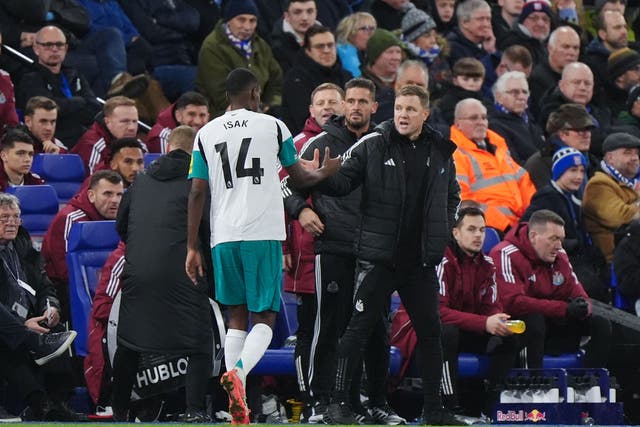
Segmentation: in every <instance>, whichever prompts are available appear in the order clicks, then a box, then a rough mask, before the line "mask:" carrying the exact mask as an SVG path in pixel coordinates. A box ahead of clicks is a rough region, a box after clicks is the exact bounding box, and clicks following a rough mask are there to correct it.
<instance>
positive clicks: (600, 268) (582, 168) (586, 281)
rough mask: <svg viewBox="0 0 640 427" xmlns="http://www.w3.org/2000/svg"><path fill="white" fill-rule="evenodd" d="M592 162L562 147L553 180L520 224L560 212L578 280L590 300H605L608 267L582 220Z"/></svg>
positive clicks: (534, 199)
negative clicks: (535, 216) (536, 214)
mask: <svg viewBox="0 0 640 427" xmlns="http://www.w3.org/2000/svg"><path fill="white" fill-rule="evenodd" d="M587 168H589V161H588V160H587V157H586V155H585V154H584V153H581V152H580V151H579V150H577V149H575V148H572V147H562V148H560V149H559V150H558V151H556V152H555V154H554V155H553V167H552V177H551V180H550V181H549V183H548V184H547V185H545V186H543V187H541V188H540V189H539V190H538V191H536V194H534V195H533V197H532V198H531V204H530V205H529V207H528V208H527V210H526V212H525V213H524V215H522V218H520V221H521V222H526V221H528V220H529V218H530V217H531V215H532V214H533V213H534V212H535V211H537V210H540V209H548V210H550V211H553V212H555V213H557V214H558V215H559V216H560V217H561V218H562V220H563V221H564V232H565V239H564V241H563V242H562V247H563V249H564V250H565V251H566V252H567V255H568V256H569V261H570V262H571V265H572V266H573V269H574V271H575V272H576V275H577V276H578V280H580V282H581V283H582V284H583V287H584V288H585V290H586V291H587V294H588V295H589V296H590V297H591V298H595V299H598V300H601V301H605V299H606V297H607V295H608V292H607V285H606V281H607V279H606V277H608V275H607V274H606V273H607V269H606V265H605V262H604V258H603V257H602V254H601V253H600V251H599V250H598V248H596V247H595V246H594V245H593V241H592V240H591V236H589V233H588V232H587V230H586V228H585V226H584V220H583V218H582V193H581V190H582V189H583V188H584V183H585V181H586V179H587V178H586V176H587Z"/></svg>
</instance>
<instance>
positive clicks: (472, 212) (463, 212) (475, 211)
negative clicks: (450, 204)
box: [453, 206, 484, 228]
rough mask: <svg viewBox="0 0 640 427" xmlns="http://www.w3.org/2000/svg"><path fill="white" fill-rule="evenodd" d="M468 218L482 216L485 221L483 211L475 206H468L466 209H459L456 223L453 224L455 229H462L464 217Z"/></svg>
mask: <svg viewBox="0 0 640 427" xmlns="http://www.w3.org/2000/svg"><path fill="white" fill-rule="evenodd" d="M466 216H481V217H482V219H484V212H483V211H482V209H480V208H477V207H475V206H467V207H465V208H462V209H459V210H458V213H457V214H456V222H455V223H454V224H453V226H454V227H455V228H458V227H460V225H462V221H464V217H466Z"/></svg>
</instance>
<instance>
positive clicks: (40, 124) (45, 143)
mask: <svg viewBox="0 0 640 427" xmlns="http://www.w3.org/2000/svg"><path fill="white" fill-rule="evenodd" d="M23 114H24V124H25V127H26V129H25V131H26V132H27V133H28V134H29V136H31V138H32V139H33V151H34V154H39V153H47V154H66V153H67V147H66V146H65V145H64V144H63V143H62V141H60V140H59V139H58V138H56V137H55V134H56V124H57V122H58V104H56V102H55V101H54V100H53V99H49V98H46V97H44V96H34V97H33V98H29V100H28V101H27V105H26V106H25V107H24V111H23Z"/></svg>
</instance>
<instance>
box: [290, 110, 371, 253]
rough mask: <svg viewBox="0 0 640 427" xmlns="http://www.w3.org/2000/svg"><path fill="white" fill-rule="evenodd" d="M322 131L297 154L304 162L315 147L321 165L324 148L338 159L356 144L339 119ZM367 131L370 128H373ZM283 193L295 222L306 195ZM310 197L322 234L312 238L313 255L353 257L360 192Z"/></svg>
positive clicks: (315, 193)
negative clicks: (322, 228) (321, 226)
mask: <svg viewBox="0 0 640 427" xmlns="http://www.w3.org/2000/svg"><path fill="white" fill-rule="evenodd" d="M323 129H324V132H322V133H320V134H318V135H317V136H315V137H314V138H311V139H310V140H309V141H308V142H307V144H305V146H304V147H303V150H302V152H301V153H300V156H301V157H302V158H303V159H306V160H311V159H313V152H314V150H315V149H316V148H317V149H318V150H319V151H320V157H321V158H320V162H322V158H323V157H324V148H325V147H329V149H330V150H331V156H338V155H341V154H343V153H344V152H345V151H347V150H348V149H349V148H351V146H352V145H353V144H355V142H356V141H357V138H356V136H355V134H353V133H352V132H350V131H349V130H348V129H347V128H346V126H345V124H344V117H342V116H340V117H338V116H333V117H332V118H331V119H330V120H329V121H328V122H327V124H326V125H325V126H324V127H323ZM369 129H373V126H370V128H369ZM287 190H290V191H287ZM284 191H285V194H284V196H285V199H284V205H285V209H286V210H287V213H288V214H289V215H290V216H291V217H292V218H294V219H297V218H298V216H299V215H300V212H301V211H302V209H304V208H305V207H309V205H308V204H307V203H306V200H307V198H308V197H309V192H308V190H307V191H305V190H299V189H290V188H289V187H287V188H284ZM311 198H312V201H313V210H314V212H316V214H317V215H318V217H319V218H320V220H321V221H322V222H323V224H324V232H323V233H322V235H321V236H319V237H318V238H316V239H315V244H314V247H315V252H316V253H331V254H339V255H350V256H353V254H354V252H353V241H354V239H355V236H356V230H355V229H356V227H357V226H358V225H359V224H360V189H359V188H356V189H354V190H353V191H352V192H350V193H348V194H347V195H345V196H341V197H331V196H328V195H326V194H324V193H322V192H320V191H318V190H316V189H314V190H312V191H311Z"/></svg>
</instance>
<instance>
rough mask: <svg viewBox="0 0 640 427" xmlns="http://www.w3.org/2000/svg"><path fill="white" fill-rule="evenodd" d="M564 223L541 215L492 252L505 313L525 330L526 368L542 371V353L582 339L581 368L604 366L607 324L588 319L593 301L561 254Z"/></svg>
mask: <svg viewBox="0 0 640 427" xmlns="http://www.w3.org/2000/svg"><path fill="white" fill-rule="evenodd" d="M564 225H565V224H564V221H563V220H562V218H561V217H560V216H558V214H556V213H554V212H552V211H549V210H546V209H543V210H539V211H537V212H534V213H533V214H532V215H531V217H530V218H529V222H528V223H521V224H518V225H517V226H516V227H514V228H513V229H512V230H511V231H509V233H507V235H506V236H505V238H504V241H502V242H500V243H498V245H497V246H496V247H494V248H493V250H492V251H491V258H493V263H494V264H495V266H496V282H497V283H498V293H499V295H500V299H501V301H502V303H503V305H504V309H505V311H506V312H507V313H509V314H510V315H511V316H512V317H513V318H517V319H522V320H524V321H525V324H526V328H527V329H526V331H525V332H524V336H523V341H524V344H525V346H526V366H527V367H528V368H534V369H540V368H542V359H543V356H544V354H545V353H547V354H555V353H564V352H569V351H573V352H575V351H576V350H578V348H579V346H580V339H581V338H582V336H585V335H588V336H590V337H591V339H590V340H589V342H588V343H587V344H586V345H585V347H584V349H585V356H584V360H583V363H584V366H585V367H591V368H598V367H603V366H606V364H607V360H608V356H609V348H610V345H611V323H609V320H608V319H606V318H604V317H600V316H598V315H595V314H592V313H591V301H590V300H589V297H588V296H587V293H586V292H585V290H584V289H583V287H582V284H581V283H580V281H579V280H578V279H577V277H576V275H575V274H574V272H573V268H572V267H571V263H570V262H569V259H568V257H567V254H566V253H565V251H564V250H563V249H562V241H563V240H564V237H565V232H564Z"/></svg>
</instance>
